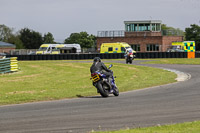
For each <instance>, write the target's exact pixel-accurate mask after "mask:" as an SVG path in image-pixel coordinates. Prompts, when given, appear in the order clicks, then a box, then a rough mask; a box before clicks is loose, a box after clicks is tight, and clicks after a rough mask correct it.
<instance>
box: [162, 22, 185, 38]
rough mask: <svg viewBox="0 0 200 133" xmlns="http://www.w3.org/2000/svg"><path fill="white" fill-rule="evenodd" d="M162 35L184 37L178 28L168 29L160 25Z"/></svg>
mask: <svg viewBox="0 0 200 133" xmlns="http://www.w3.org/2000/svg"><path fill="white" fill-rule="evenodd" d="M161 29H162V33H163V35H168V36H170V35H172V36H174V35H184V31H183V30H181V29H179V28H174V27H169V26H167V25H166V24H162V25H161Z"/></svg>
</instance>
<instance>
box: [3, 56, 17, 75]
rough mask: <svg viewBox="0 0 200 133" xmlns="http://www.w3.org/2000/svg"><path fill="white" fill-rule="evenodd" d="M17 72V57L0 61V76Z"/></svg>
mask: <svg viewBox="0 0 200 133" xmlns="http://www.w3.org/2000/svg"><path fill="white" fill-rule="evenodd" d="M16 71H18V61H17V57H11V58H4V59H0V74H4V73H10V72H16Z"/></svg>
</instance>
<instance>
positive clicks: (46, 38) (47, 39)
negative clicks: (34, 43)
mask: <svg viewBox="0 0 200 133" xmlns="http://www.w3.org/2000/svg"><path fill="white" fill-rule="evenodd" d="M43 43H55V42H54V37H53V34H51V33H50V32H48V33H47V34H44V37H43Z"/></svg>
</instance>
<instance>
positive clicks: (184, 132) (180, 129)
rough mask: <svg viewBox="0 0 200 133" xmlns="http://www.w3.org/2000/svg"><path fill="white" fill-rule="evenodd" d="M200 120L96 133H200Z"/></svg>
mask: <svg viewBox="0 0 200 133" xmlns="http://www.w3.org/2000/svg"><path fill="white" fill-rule="evenodd" d="M199 131H200V121H194V122H186V123H181V124H174V125H163V126H155V127H147V128H135V129H125V130H119V131H105V132H95V133H199Z"/></svg>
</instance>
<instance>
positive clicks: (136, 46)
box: [131, 44, 140, 51]
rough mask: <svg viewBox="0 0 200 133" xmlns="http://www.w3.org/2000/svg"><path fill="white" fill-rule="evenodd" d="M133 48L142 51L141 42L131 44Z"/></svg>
mask: <svg viewBox="0 0 200 133" xmlns="http://www.w3.org/2000/svg"><path fill="white" fill-rule="evenodd" d="M131 48H132V49H133V50H135V51H140V45H139V44H131Z"/></svg>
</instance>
